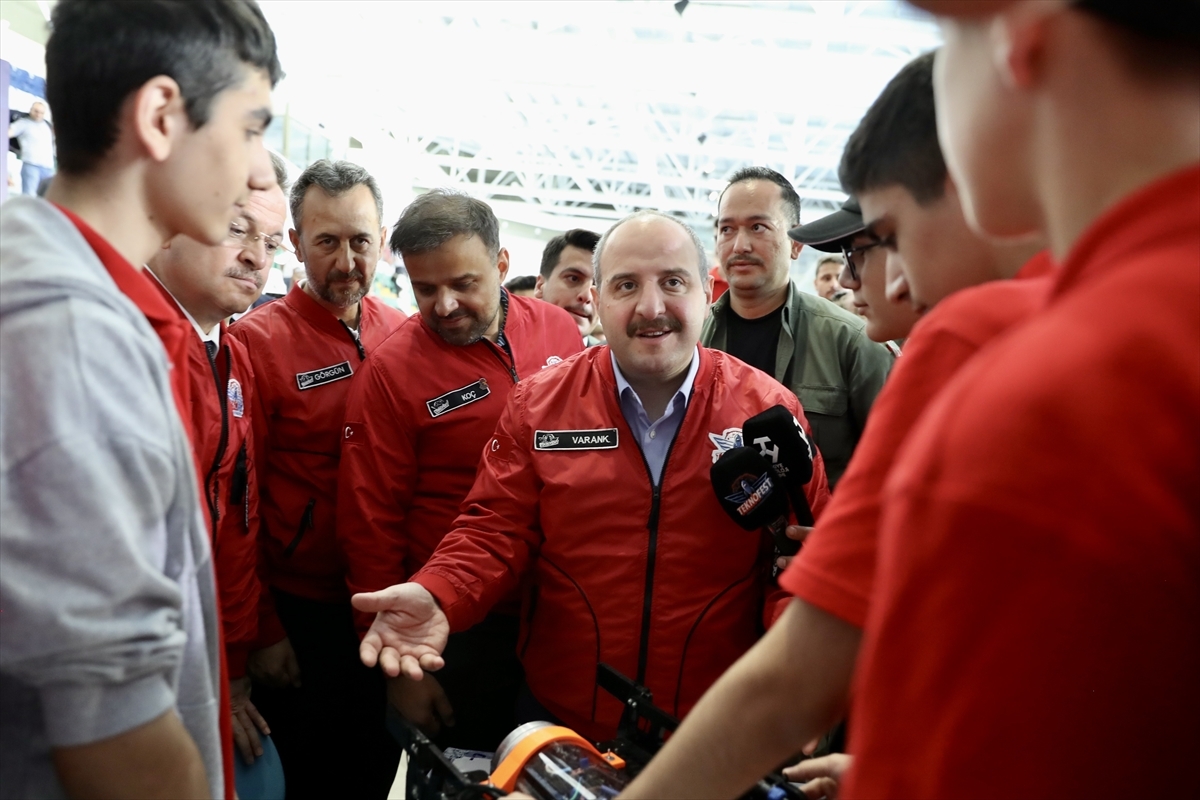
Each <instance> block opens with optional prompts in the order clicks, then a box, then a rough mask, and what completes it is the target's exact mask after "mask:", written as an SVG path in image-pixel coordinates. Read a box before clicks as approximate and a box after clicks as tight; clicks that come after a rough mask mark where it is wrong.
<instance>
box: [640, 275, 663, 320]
mask: <svg viewBox="0 0 1200 800" xmlns="http://www.w3.org/2000/svg"><path fill="white" fill-rule="evenodd" d="M666 310H667V306H666V303H665V302H663V293H662V290H661V289H659V287H658V284H657V283H649V284H647V285H645V286H644V287H642V290H641V293H640V294H639V295H638V300H637V307H636V308H635V309H634V311H635V313H636V314H637V315H638V316H639V317H641V318H642V319H657V318H658V317H661V316H662V315H663V314H664V313H665V312H666Z"/></svg>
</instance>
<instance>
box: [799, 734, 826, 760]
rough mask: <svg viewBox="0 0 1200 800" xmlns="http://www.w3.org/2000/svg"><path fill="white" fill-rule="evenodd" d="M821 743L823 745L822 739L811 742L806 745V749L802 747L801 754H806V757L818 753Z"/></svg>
mask: <svg viewBox="0 0 1200 800" xmlns="http://www.w3.org/2000/svg"><path fill="white" fill-rule="evenodd" d="M820 743H821V739H820V737H818V738H816V739H813V740H812V741H811V742H809V743H808V744H806V745H804V747H801V748H800V752H801V753H804V755H806V756H811V755H812V754H813V753H815V752H816V751H817V745H819V744H820Z"/></svg>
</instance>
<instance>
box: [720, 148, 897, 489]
mask: <svg viewBox="0 0 1200 800" xmlns="http://www.w3.org/2000/svg"><path fill="white" fill-rule="evenodd" d="M799 224H800V198H799V196H798V195H797V194H796V190H795V189H794V188H792V185H791V184H790V183H788V180H787V178H785V177H783V176H782V175H780V174H779V173H778V172H776V171H774V170H771V169H767V168H765V167H747V168H745V169H741V170H738V171H737V172H736V173H734V175H733V177H732V178H731V179H730V181H729V185H728V186H726V187H725V191H724V192H723V193H722V194H721V198H720V200H719V201H718V209H717V258H718V259H719V260H720V262H721V264H722V266H724V268H725V276H726V279H727V280H728V281H729V291H728V292H727V293H726V294H725V295H723V296H722V297H721V299H720V300H718V301H717V302H716V303H715V304H713V307H712V314H711V315H710V317H709V318H708V320H707V322H705V324H704V333H703V334H702V335H701V341H702V342H703V343H704V344H705V345H707V346H708V347H713V348H716V349H717V350H724V351H725V352H727V353H729V354H730V355H733V356H736V357H737V358H740V359H741V360H742V361H745V362H746V363H747V364H749V365H750V366H752V367H757V368H758V369H760V370H762V371H763V372H765V373H767V374H768V375H772V376H774V377H775V379H776V380H778V381H779V382H780V383H782V384H783V385H784V386H786V387H787V388H789V389H791V390H792V391H793V392H794V393H795V394H796V397H798V398H799V399H800V405H802V406H804V413H805V414H806V415H807V416H808V419H809V421H810V422H811V423H812V427H813V437H814V438H815V439H816V443H817V447H818V448H819V449H820V450H821V453H822V455H824V456H825V464H826V469H828V470H829V483H830V485H831V486H835V485H836V484H837V481H838V479H839V478H840V477H841V476H842V473H843V472H844V471H845V469H846V465H847V464H848V463H849V462H850V455H851V454H852V453H853V452H854V447H855V445H857V444H858V439H859V437H860V436H861V435H862V430H863V426H864V425H865V424H866V421H867V413H868V412H869V411H870V410H871V405H872V403H874V402H875V395H877V394H879V390H880V389H881V388H882V387H883V381H884V379H885V378H887V374H888V370H890V369H891V367H892V362H893V361H894V357H893V356H892V354H891V351H890V350H888V348H886V347H884V346H883V345H881V344H876V343H875V342H872V341H871V340H870V339H868V338H867V335H866V333H864V328H865V327H866V323H865V322H864V321H863V320H862V318H861V317H856V316H855V315H854V314H850V313H848V312H846V311H845V310H843V309H841V308H839V307H837V306H835V305H832V304H830V303H825V302H822V301H821V300H820V298H817V297H814V296H813V295H810V294H808V293H806V292H802V291H800V288H799V287H798V286H796V285H795V283H793V282H792V280H791V278H790V277H789V275H790V269H791V264H792V262H793V261H794V260H795V259H796V258H797V256H799V255H800V248H801V245H800V243H799V242H793V241H792V240H790V239H789V238H788V235H787V232H788V230H789V229H790V228H794V227H796V226H797V225H799Z"/></svg>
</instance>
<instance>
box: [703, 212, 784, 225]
mask: <svg viewBox="0 0 1200 800" xmlns="http://www.w3.org/2000/svg"><path fill="white" fill-rule="evenodd" d="M734 219H735V218H734V217H721V218H720V219H719V220H717V224H718V225H722V224H724V223H726V222H732V221H733V220H734ZM746 219H747V220H749V221H750V222H761V221H766V222H774V219H773V218H772V217H771V215H770V214H752V215H750V216H749V217H746Z"/></svg>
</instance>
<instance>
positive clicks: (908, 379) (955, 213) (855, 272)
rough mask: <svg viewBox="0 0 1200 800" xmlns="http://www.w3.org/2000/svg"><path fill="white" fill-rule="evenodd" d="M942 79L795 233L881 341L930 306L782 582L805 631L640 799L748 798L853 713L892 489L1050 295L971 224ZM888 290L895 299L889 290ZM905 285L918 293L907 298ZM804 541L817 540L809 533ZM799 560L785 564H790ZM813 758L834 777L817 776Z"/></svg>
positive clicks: (864, 153) (767, 655)
mask: <svg viewBox="0 0 1200 800" xmlns="http://www.w3.org/2000/svg"><path fill="white" fill-rule="evenodd" d="M932 77H933V54H931V53H930V54H926V55H923V56H920V57H918V58H916V59H914V60H913V61H912V62H910V63H909V64H908V65H906V66H905V67H904V68H903V69H901V70H900V72H899V73H898V74H897V75H896V76H895V77H894V78H893V79H892V80H891V81H890V82H889V83H888V85H887V87H886V88H885V89H884V91H883V92H882V93H881V94H880V96H879V98H878V99H876V101H875V102H874V103H873V104H872V106H871V108H870V109H869V110H868V111H867V113H866V115H865V116H864V117H863V120H862V121H861V122H860V123H859V126H858V128H857V129H856V130H855V132H854V133H853V134H852V135H851V137H850V139H849V141H848V143H847V146H846V151H845V153H844V154H843V156H842V163H841V167H840V170H839V172H840V177H841V179H842V183H843V185H844V186H845V188H846V189H847V190H849V191H851V192H852V193H854V194H855V195H856V198H851V200H849V201H847V202H846V203H845V204H844V205H843V206H842V209H841V210H839V211H837V212H835V213H834V214H831V215H830V216H828V217H825V218H823V219H820V220H817V221H815V222H813V223H811V224H809V225H804V226H801V227H799V228H796V229H794V230H792V231H791V232H790V233H789V235H790V236H791V237H792V238H793V239H795V240H796V241H799V242H801V243H803V244H808V245H812V246H814V247H817V248H818V249H822V250H829V251H836V250H842V251H843V252H844V253H845V255H846V257H847V268H846V269H844V270H843V272H842V276H841V278H840V280H841V282H842V285H843V286H846V287H847V288H851V289H853V290H854V292H855V303H856V304H858V305H863V306H866V310H867V313H866V317H867V321H868V322H867V333H868V335H870V336H871V337H872V338H874V339H877V340H878V339H885V338H890V337H893V336H904V335H906V334H907V331H906V330H896V329H895V328H894V327H893V326H894V325H895V324H896V323H895V322H892V321H890V320H891V316H892V315H893V314H894V313H895V312H894V311H892V310H891V309H888V308H879V306H881V305H891V306H892V307H893V308H894V306H895V304H896V303H902V304H903V305H904V307H905V310H906V311H907V312H908V313H910V314H911V313H913V310H914V306H916V307H919V308H920V309H921V310H922V311H926V312H927V313H926V314H925V315H924V316H923V318H922V319H921V320H920V321H919V322H917V323H916V325H915V326H913V327H912V332H911V335H909V338H908V340H907V342H906V344H905V348H904V354H903V355H902V356H900V358H899V359H897V362H896V367H895V368H894V369H893V372H892V374H891V375H890V376H889V377H888V382H887V383H886V384H885V385H884V388H883V390H882V391H881V392H880V394H879V398H878V399H877V400H876V402H875V406H874V407H873V408H872V410H871V416H870V418H869V419H868V420H867V426H866V429H865V430H864V431H863V437H862V439H861V440H860V442H859V446H858V449H857V450H856V451H855V454H854V458H852V459H851V461H850V465H849V467H848V468H847V470H846V473H845V474H844V476H843V478H842V483H841V484H839V486H838V490H837V492H836V493H835V494H834V495H833V498H832V499H831V500H830V503H829V507H828V509H827V511H826V513H825V515H824V516H822V517H821V519H820V521H819V522H818V524H817V526H816V528H814V529H813V531H812V533H811V535H809V536H808V539H807V541H806V543H805V545H804V548H803V549H802V550H801V551H800V554H799V555H798V556H797V557H796V558H795V559H793V560H792V563H791V565H790V566H789V567H788V569H787V571H786V572H784V574H783V576H782V578H781V580H780V584H781V585H782V586H783V587H784V588H786V589H788V590H789V591H791V592H792V593H793V594H795V595H796V596H797V598H798V599H797V600H796V601H794V602H793V604H792V608H791V609H789V611H788V612H787V613H786V616H785V618H784V620H781V621H780V623H779V624H780V625H782V624H784V623H785V622H786V623H788V624H789V628H786V629H784V630H786V631H787V635H780V634H776V633H774V629H772V632H769V633H768V634H767V636H766V637H765V638H764V642H763V644H761V645H760V647H758V648H756V649H755V651H754V656H753V657H747V658H746V659H743V661H742V662H741V663H739V664H738V665H737V666H736V667H734V668H733V669H732V670H730V672H729V673H727V674H726V676H725V677H723V678H722V679H721V681H720V682H719V684H718V686H719V687H720V688H719V689H718V688H714V690H713V691H711V692H710V693H709V695H708V696H706V698H705V699H704V700H703V701H702V702H701V703H700V704H699V705H697V707H696V709H695V711H693V712H692V713H693V716H692V717H690V718H689V719H688V720H687V721H685V724H684V725H683V727H682V728H681V729H680V730H679V732H678V733H677V734H676V736H675V737H674V738H673V739H672V741H671V743H670V744H669V745H668V746H667V747H666V748H664V750H663V751H662V752H661V753H660V754H659V758H656V759H655V761H654V762H653V763H652V764H651V765H650V767H649V768H648V769H647V770H646V771H645V772H644V773H642V777H640V778H639V779H638V780H637V781H636V782H635V783H634V784H632V785H631V786H630V789H629V790H627V793H630V794H629V796H632V797H675V796H678V797H686V796H697V795H701V794H704V795H712V794H728V795H733V794H736V793H738V792H739V791H744V790H745V788H746V787H747V786H748V785H749V783H750V782H752V781H753V780H754V779H755V778H756V777H758V776H760V775H762V774H763V773H764V772H765V771H767V770H768V769H770V768H771V767H773V766H775V765H777V764H778V763H779V762H780V761H782V760H783V759H785V758H788V757H789V756H791V755H792V754H794V753H795V752H797V751H798V750H799V749H800V748H801V747H802V746H804V745H805V744H806V743H807V742H808V741H810V740H811V739H813V738H814V737H815V736H817V735H819V734H820V733H821V732H822V730H823V729H824V728H825V727H827V726H828V725H829V724H830V723H831V722H833V721H834V720H835V719H836V718H837V716H836V715H837V714H838V713H839V712H841V711H842V710H843V708H844V705H845V702H846V699H847V689H848V685H849V682H850V677H851V673H852V669H853V664H854V657H855V655H856V654H857V652H858V646H859V640H860V638H861V629H862V627H863V624H864V621H865V618H866V615H867V608H868V601H869V598H870V595H871V591H872V584H873V582H874V575H875V560H876V559H875V555H876V549H877V541H878V539H877V530H878V524H879V511H880V495H881V491H882V487H883V484H884V480H885V478H886V477H887V475H888V472H889V471H890V469H891V468H892V467H893V465H894V464H895V463H896V462H897V460H898V459H900V458H902V457H903V453H904V447H903V445H904V442H905V439H906V436H907V434H908V432H909V431H910V430H911V429H912V427H913V425H914V423H915V422H916V421H917V419H918V418H919V417H920V415H921V413H922V411H923V410H924V409H925V407H926V406H927V405H928V404H929V403H930V401H931V399H932V398H933V397H935V396H936V395H937V393H938V392H939V390H940V389H941V388H942V387H944V386H945V385H946V384H947V383H948V382H949V381H950V380H951V379H952V378H953V377H954V375H955V373H956V372H957V371H958V370H959V369H960V368H962V366H963V365H964V364H965V363H967V362H968V361H969V360H970V359H971V358H972V357H974V355H975V354H976V353H977V352H978V351H979V350H980V349H981V348H983V347H984V346H985V345H986V344H987V343H988V342H989V341H991V340H992V339H993V338H995V337H996V336H998V335H1000V334H1001V333H1002V332H1003V331H1005V330H1006V329H1008V328H1010V327H1011V326H1013V325H1016V324H1018V323H1019V322H1021V321H1022V320H1024V319H1025V318H1027V317H1028V316H1029V315H1031V314H1032V313H1033V312H1034V310H1036V308H1038V307H1039V306H1040V305H1041V303H1042V302H1043V300H1044V297H1045V294H1046V288H1047V287H1046V285H1045V281H1044V280H1036V281H1034V280H1004V279H1006V278H1012V277H1014V275H1019V276H1020V277H1027V275H1028V274H1029V273H1038V272H1039V271H1042V270H1044V269H1046V268H1047V261H1048V259H1046V258H1045V256H1044V255H1043V256H1038V257H1035V258H1033V259H1032V260H1031V259H1030V256H1031V255H1033V251H1034V250H1035V249H1036V245H1034V244H1024V245H1015V246H1014V245H1006V246H996V245H994V244H990V243H988V242H985V241H983V240H981V239H980V238H979V237H978V236H976V235H974V234H972V232H971V230H970V229H969V227H968V226H967V222H966V220H965V219H964V217H963V213H962V210H961V206H960V204H959V200H958V195H957V193H956V191H955V189H954V185H953V183H952V182H951V181H950V180H949V179H948V176H947V172H946V164H945V161H944V160H943V159H942V155H941V149H940V148H939V146H938V141H937V125H936V119H935V114H934V105H933V86H932ZM860 202H861V210H860ZM864 212H865V213H864ZM867 214H869V216H867ZM1022 265H1024V267H1023V268H1022ZM1018 270H1020V271H1019V272H1018ZM885 274H886V275H888V276H889V279H888V280H886V281H885ZM893 274H894V275H895V276H896V278H891V277H890V276H892V275H893ZM885 283H887V284H888V297H887V298H886V299H884V298H882V297H881V296H880V295H881V294H882V293H883V292H882V286H883V285H884V284H885ZM977 284H982V285H977ZM897 286H904V287H909V286H911V291H910V290H909V289H907V288H906V289H905V290H904V291H902V292H896V291H895V289H896V287H897ZM917 298H919V300H917ZM789 533H791V534H794V535H795V536H796V538H801V537H803V536H804V534H805V533H807V529H802V528H790V529H789ZM786 561H787V559H780V562H781V566H784V565H785V564H784V563H783V562H786ZM777 627H778V626H777ZM697 717H698V718H699V719H702V720H703V722H700V723H698V722H697V721H696V719H697ZM730 726H736V729H731V727H730ZM851 730H853V728H851ZM824 746H825V744H823V747H824ZM834 746H836V745H834ZM698 754H699V755H698ZM845 758H846V757H845V756H841V755H835V756H830V757H829V759H828V760H826V759H818V760H816V761H814V762H806V763H805V764H803V765H802V767H801V769H802V770H804V772H802V773H798V774H795V775H792V774H790V773H789V777H793V778H794V779H807V778H811V777H816V776H817V775H820V774H826V773H827V772H828V770H829V767H830V766H837V765H838V764H839V761H838V760H839V759H842V760H844V759H845ZM830 762H832V763H830ZM812 765H815V766H817V767H822V766H824V767H825V769H824V770H821V771H813V772H810V771H808V770H809V769H810V767H811V766H812ZM820 790H821V785H820V784H817V785H814V787H813V791H814V792H819V791H820ZM814 796H820V795H819V794H814Z"/></svg>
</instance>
